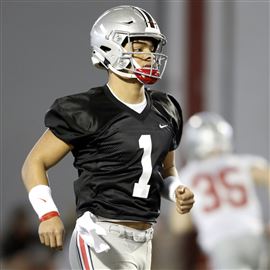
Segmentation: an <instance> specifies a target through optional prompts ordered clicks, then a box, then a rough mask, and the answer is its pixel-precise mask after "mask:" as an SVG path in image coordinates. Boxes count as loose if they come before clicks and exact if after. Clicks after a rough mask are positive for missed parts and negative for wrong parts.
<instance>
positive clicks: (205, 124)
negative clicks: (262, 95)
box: [182, 112, 233, 161]
mask: <svg viewBox="0 0 270 270" xmlns="http://www.w3.org/2000/svg"><path fill="white" fill-rule="evenodd" d="M232 137H233V129H232V127H231V125H230V124H229V123H228V122H227V121H225V119H224V118H223V117H221V116H220V115H218V114H215V113H211V112H200V113H197V114H194V115H193V116H191V117H190V118H189V119H188V121H187V123H186V124H185V125H184V129H183V141H182V143H183V148H184V149H183V150H184V153H185V156H186V159H187V161H190V160H194V159H203V158H206V157H207V156H209V155H210V154H212V153H230V152H231V151H232V150H233V143H232Z"/></svg>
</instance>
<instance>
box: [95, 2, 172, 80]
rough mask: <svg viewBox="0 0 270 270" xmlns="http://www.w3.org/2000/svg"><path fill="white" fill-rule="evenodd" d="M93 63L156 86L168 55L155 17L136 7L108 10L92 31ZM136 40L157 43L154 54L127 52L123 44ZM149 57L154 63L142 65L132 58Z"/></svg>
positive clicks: (124, 76) (122, 75) (125, 76)
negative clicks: (164, 49) (149, 40)
mask: <svg viewBox="0 0 270 270" xmlns="http://www.w3.org/2000/svg"><path fill="white" fill-rule="evenodd" d="M90 34H91V47H92V62H93V64H94V65H95V66H97V67H102V68H106V69H110V70H111V71H112V72H113V73H115V74H117V75H118V76H120V77H123V78H136V79H138V80H139V81H140V82H141V83H143V84H153V83H155V82H156V81H157V80H158V79H160V78H161V77H162V75H163V72H164V70H165V67H166V63H167V58H168V57H167V56H166V55H165V54H162V53H161V52H162V48H163V46H164V45H165V44H166V38H165V36H164V35H162V34H161V32H160V30H159V27H158V25H157V23H156V21H155V20H154V18H153V17H152V16H151V15H150V14H149V13H148V12H147V11H145V10H143V9H141V8H139V7H134V6H117V7H114V8H111V9H109V10H107V11H105V12H104V13H103V14H102V15H101V16H100V17H99V18H98V20H97V21H96V22H95V24H94V25H93V27H92V29H91V32H90ZM134 39H135V40H136V39H146V40H147V39H151V40H154V41H155V44H156V47H155V48H156V50H155V52H149V53H148V52H147V53H146V52H133V51H131V52H127V51H126V50H125V48H124V45H125V44H126V43H127V42H128V43H130V42H131V41H132V40H134ZM140 53H142V54H144V55H146V54H149V55H148V57H150V58H151V64H150V65H147V66H140V65H139V64H138V63H137V62H136V60H135V58H134V57H133V55H135V54H136V55H138V54H140Z"/></svg>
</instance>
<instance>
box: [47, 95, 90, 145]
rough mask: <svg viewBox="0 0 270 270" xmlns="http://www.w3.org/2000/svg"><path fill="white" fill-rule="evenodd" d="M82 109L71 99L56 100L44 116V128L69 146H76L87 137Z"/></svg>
mask: <svg viewBox="0 0 270 270" xmlns="http://www.w3.org/2000/svg"><path fill="white" fill-rule="evenodd" d="M82 113H83V112H82V109H81V108H80V106H78V104H76V102H75V101H73V100H72V99H71V98H68V97H65V98H60V99H57V100H56V101H55V102H54V103H53V105H52V106H51V107H50V109H49V110H48V111H47V113H46V114H45V126H46V127H48V128H49V129H50V130H51V131H52V133H53V134H54V135H55V136H56V137H58V138H59V139H61V140H62V141H64V142H66V143H67V144H71V145H74V146H75V145H78V144H80V142H82V140H83V138H85V136H86V135H87V130H86V126H85V124H84V122H85V121H82V119H81V115H82Z"/></svg>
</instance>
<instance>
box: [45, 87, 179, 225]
mask: <svg viewBox="0 0 270 270" xmlns="http://www.w3.org/2000/svg"><path fill="white" fill-rule="evenodd" d="M145 93H146V99H147V106H146V107H145V109H144V110H143V111H142V112H141V113H140V114H139V113H137V112H135V111H134V110H132V109H130V108H129V107H127V106H126V105H124V104H123V103H121V102H120V101H119V100H117V99H116V98H115V97H114V96H113V95H112V93H111V92H110V90H109V89H108V87H107V86H103V87H97V88H92V89H90V90H89V91H87V92H83V93H79V94H75V95H70V96H66V97H63V98H59V99H57V100H56V101H55V102H54V104H53V105H52V106H51V108H50V110H49V111H48V112H47V113H46V116H45V125H46V126H47V127H48V128H50V130H51V131H52V132H53V133H54V134H55V136H57V137H58V138H60V139H61V140H63V141H64V142H66V143H68V144H71V145H73V146H74V148H73V150H72V153H73V156H74V166H75V168H77V170H78V179H77V180H75V182H74V191H75V196H76V208H77V215H78V216H80V215H82V214H83V213H84V212H85V211H91V212H92V213H94V214H95V215H98V216H102V217H105V218H111V219H121V220H141V221H151V222H153V221H155V220H156V218H157V217H158V215H159V208H160V193H159V192H160V188H161V186H162V177H161V174H160V169H161V166H162V161H163V159H164V157H165V156H166V154H167V153H168V152H169V151H171V150H174V149H176V148H177V146H178V145H179V143H180V139H181V134H182V113H181V108H180V106H179V104H178V103H177V102H176V100H175V99H174V98H173V97H171V96H169V95H167V94H164V93H161V92H158V91H150V90H146V92H145ZM145 136H147V138H148V139H149V140H148V143H149V144H151V156H150V158H151V165H152V166H151V167H152V168H150V169H149V168H145V167H143V164H142V157H143V155H144V154H145V153H144V150H145V148H149V145H143V146H142V147H140V144H139V141H140V139H141V138H145ZM144 170H151V173H150V175H149V179H147V180H148V182H147V184H148V185H150V191H149V194H148V197H147V198H138V197H133V196H132V194H133V189H134V185H135V183H138V181H139V179H140V177H141V175H142V174H143V171H144Z"/></svg>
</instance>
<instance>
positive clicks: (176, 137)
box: [168, 95, 183, 151]
mask: <svg viewBox="0 0 270 270" xmlns="http://www.w3.org/2000/svg"><path fill="white" fill-rule="evenodd" d="M168 98H169V100H170V110H169V111H170V115H171V124H172V127H173V133H174V134H173V139H172V143H171V146H170V151H173V150H175V149H176V148H177V147H178V146H179V144H180V141H181V137H182V131H183V116H182V109H181V107H180V105H179V103H178V102H177V101H176V99H175V98H174V97H173V96H171V95H168Z"/></svg>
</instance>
